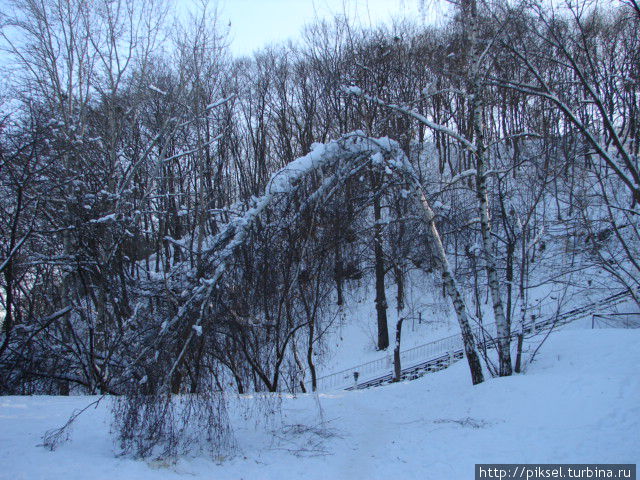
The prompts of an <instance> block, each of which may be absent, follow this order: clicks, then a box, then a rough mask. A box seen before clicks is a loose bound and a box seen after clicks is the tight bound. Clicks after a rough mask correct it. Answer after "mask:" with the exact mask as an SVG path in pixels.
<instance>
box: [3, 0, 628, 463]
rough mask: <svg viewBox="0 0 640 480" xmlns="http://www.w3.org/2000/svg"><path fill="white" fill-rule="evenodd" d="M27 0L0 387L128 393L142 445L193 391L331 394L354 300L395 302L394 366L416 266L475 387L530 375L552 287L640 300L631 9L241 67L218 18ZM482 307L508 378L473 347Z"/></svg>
mask: <svg viewBox="0 0 640 480" xmlns="http://www.w3.org/2000/svg"><path fill="white" fill-rule="evenodd" d="M11 3H12V8H11V9H8V11H7V12H5V13H3V14H2V16H1V17H0V22H1V25H0V27H1V29H2V30H0V34H1V39H2V45H3V47H4V49H5V57H4V58H6V60H5V62H6V66H5V67H3V71H4V72H5V74H4V75H3V79H2V83H1V85H0V88H1V90H0V101H1V102H2V103H1V107H0V109H1V116H0V189H1V190H2V193H1V196H0V209H1V213H0V277H1V278H0V305H1V310H2V323H1V326H2V329H1V333H0V393H2V394H62V395H68V394H69V393H85V394H113V395H125V396H126V397H127V398H130V399H134V400H131V401H129V403H127V404H126V405H125V404H121V405H120V407H119V408H120V410H119V415H120V417H119V418H120V420H121V422H122V427H123V428H122V431H123V432H127V431H128V432H129V433H130V431H131V428H130V427H132V426H135V425H138V427H139V428H147V429H148V430H149V431H150V430H152V429H153V428H156V427H157V425H155V426H154V425H153V424H152V422H151V423H149V422H150V421H149V422H148V423H147V424H146V427H144V426H141V425H142V424H144V422H145V421H147V420H145V415H151V413H150V412H156V413H157V412H159V411H160V412H162V411H164V410H163V408H166V405H167V403H166V401H165V400H163V399H166V398H170V397H171V395H172V394H177V393H192V394H205V393H206V394H211V392H221V391H228V390H231V391H235V392H240V393H243V392H250V391H258V392H259V391H269V392H277V391H287V392H308V391H311V390H315V388H316V380H317V374H316V362H317V361H319V359H321V358H322V353H323V351H324V350H325V349H326V348H327V347H326V345H325V337H326V332H327V331H328V330H329V329H330V328H331V325H332V323H333V322H335V321H336V319H337V318H338V315H339V312H340V310H341V308H342V306H343V305H344V304H345V303H346V302H348V301H349V295H348V292H349V291H351V290H353V289H355V288H357V287H358V285H361V284H362V283H368V284H370V285H372V286H374V287H373V290H374V291H375V298H371V302H373V303H375V311H376V312H377V318H376V319H375V321H376V322H377V323H376V329H377V347H378V349H380V350H384V349H387V348H388V347H389V346H390V345H391V346H393V340H394V338H398V339H400V338H401V336H400V334H401V330H400V329H401V327H402V319H401V315H400V314H398V315H395V314H394V315H391V312H392V310H394V309H397V311H398V312H400V311H401V310H402V309H403V308H404V307H403V295H404V282H405V278H406V276H407V275H409V274H412V273H415V272H421V274H422V275H426V276H432V277H434V278H436V279H437V282H438V285H441V287H442V294H443V295H445V296H446V298H447V299H448V301H449V302H450V304H451V305H452V308H453V310H454V311H455V314H456V317H457V319H458V322H459V325H460V330H461V332H462V335H463V338H464V342H465V353H466V358H467V360H468V362H469V366H470V370H471V378H472V381H473V383H480V382H482V381H483V365H482V364H483V362H484V363H485V368H484V371H485V372H489V373H490V374H493V375H511V374H512V372H513V371H514V370H515V371H516V372H517V371H520V370H521V368H522V362H523V361H525V360H524V359H523V358H522V356H523V352H522V350H521V349H522V336H523V333H522V325H523V323H524V322H525V321H526V320H527V318H529V317H530V315H531V309H532V302H533V300H532V299H530V297H529V292H530V291H531V289H532V288H533V287H535V286H537V285H540V284H541V283H545V282H548V283H554V282H556V283H563V282H565V283H570V282H573V280H572V278H573V275H575V274H578V275H581V276H583V278H584V279H585V280H584V281H587V280H586V279H587V278H588V277H589V275H591V273H592V272H597V273H598V274H597V275H595V276H594V278H597V280H593V281H601V282H605V283H606V285H608V286H609V287H608V288H616V289H624V290H627V291H628V292H629V293H630V294H631V295H633V296H634V298H635V299H636V300H637V301H639V302H640V299H638V298H637V287H638V286H639V279H640V260H639V258H640V255H639V254H640V223H639V221H638V214H639V213H640V165H639V163H638V161H639V151H640V35H638V31H640V9H639V7H638V3H637V2H636V1H635V0H628V1H620V2H615V1H614V2H611V3H606V4H597V3H593V2H588V1H586V0H567V1H566V2H560V3H558V4H551V3H548V2H539V3H538V2H535V1H524V2H493V3H490V4H488V3H485V2H481V1H479V0H465V1H463V2H461V3H460V4H459V5H456V8H455V9H454V13H453V14H452V15H451V16H450V17H449V18H447V19H446V20H442V21H440V22H437V23H436V24H435V26H425V25H423V24H420V22H419V19H416V22H415V23H412V22H410V21H398V22H396V23H395V24H393V25H392V26H387V27H379V28H368V29H367V28H364V27H358V26H356V25H354V24H352V23H350V22H349V21H348V20H347V19H344V18H336V19H335V20H333V21H318V22H316V23H315V24H311V25H309V26H308V27H307V28H306V29H305V32H304V34H303V39H302V41H301V42H299V43H298V44H292V43H291V44H288V45H280V46H272V47H268V48H265V49H263V50H261V51H259V52H257V53H255V54H254V55H253V56H251V57H243V58H234V57H233V56H232V55H231V54H230V53H229V50H228V46H227V44H226V36H225V34H224V29H222V28H220V26H219V24H218V23H217V21H216V15H215V11H214V10H212V9H211V8H210V9H207V8H202V9H201V10H200V12H199V13H198V14H196V15H193V16H192V17H190V18H189V19H188V20H184V21H181V22H178V21H176V20H175V18H174V17H175V16H174V14H173V13H172V11H171V10H170V9H169V7H170V5H169V4H167V3H165V2H163V1H161V0H145V1H139V0H89V1H87V0H14V1H13V2H11ZM589 278H590V277H589ZM589 282H591V280H589ZM391 291H394V292H396V295H394V297H395V298H387V297H388V296H389V292H391ZM483 302H484V303H487V304H488V305H489V306H490V308H489V309H488V310H484V311H483V310H482V309H481V308H480V307H479V305H481V304H482V303H483ZM487 312H489V316H490V317H491V319H492V321H495V322H496V326H497V337H496V338H495V342H496V345H497V351H498V359H499V360H498V362H497V363H496V364H493V363H492V362H491V361H490V360H489V359H488V358H486V357H483V355H482V352H479V351H478V347H477V345H476V342H477V339H475V338H474V336H473V335H472V333H471V327H472V326H474V325H476V324H477V323H478V322H480V323H481V322H482V321H483V315H486V314H487ZM396 318H398V322H397V324H395V322H392V320H393V319H396ZM388 326H390V327H391V330H390V329H389V327H388ZM394 329H395V330H394ZM512 339H516V341H515V344H514V345H511V341H512ZM512 355H514V357H513V358H512ZM163 402H164V403H163ZM222 408H223V407H221V406H220V405H217V406H216V407H215V408H213V407H210V409H209V410H207V412H206V415H209V416H213V417H216V418H217V416H219V415H220V412H221V409H222ZM140 412H143V414H142V415H140ZM145 412H146V413H145ZM207 418H209V417H207ZM136 422H137V423H136ZM207 422H208V421H207ZM207 422H204V423H207ZM207 424H208V425H209V426H211V422H208V423H207ZM128 427H129V428H128ZM122 441H123V445H128V448H131V449H133V450H136V451H137V452H138V453H140V454H144V453H145V451H146V450H145V449H148V448H150V446H149V444H144V445H141V444H138V443H136V442H137V441H138V439H136V438H129V437H127V436H126V435H125V434H123V437H122ZM127 442H129V443H127Z"/></svg>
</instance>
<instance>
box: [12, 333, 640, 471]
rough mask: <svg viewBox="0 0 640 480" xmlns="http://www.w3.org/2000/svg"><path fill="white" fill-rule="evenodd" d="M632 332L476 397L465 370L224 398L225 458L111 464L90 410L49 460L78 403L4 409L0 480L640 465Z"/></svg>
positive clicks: (555, 351) (502, 381)
mask: <svg viewBox="0 0 640 480" xmlns="http://www.w3.org/2000/svg"><path fill="white" fill-rule="evenodd" d="M639 341H640V330H617V329H606V330H567V331H561V332H558V333H555V334H553V335H552V336H551V337H550V338H549V340H548V341H547V342H546V343H545V344H544V346H543V348H542V349H541V350H540V353H539V354H538V356H537V357H536V361H535V362H534V363H533V364H531V365H530V366H529V369H528V371H527V372H526V374H524V375H516V376H513V377H507V378H498V379H493V380H488V381H486V382H485V383H483V384H481V385H478V386H476V387H472V386H471V385H470V382H469V373H468V371H467V366H466V364H465V362H458V363H456V364H454V365H453V366H452V367H450V368H449V369H447V370H443V371H441V372H438V373H434V374H430V375H428V376H425V377H423V378H421V379H419V380H416V381H413V382H406V383H401V384H395V385H391V386H387V387H381V388H376V389H370V390H365V391H356V392H343V391H340V392H334V393H331V394H324V395H319V396H317V397H316V396H314V395H301V396H298V397H297V398H292V397H286V398H282V415H281V417H277V418H275V419H272V420H270V421H261V422H256V421H255V420H252V419H250V420H249V421H246V420H245V421H243V420H242V416H243V412H244V413H245V414H246V412H247V411H250V410H251V409H252V408H253V409H255V408H257V407H258V405H259V403H260V402H261V401H264V396H262V397H261V396H260V395H247V396H243V397H237V396H236V397H233V398H232V399H231V402H232V404H233V405H232V407H233V408H232V416H233V417H234V430H235V435H236V439H237V442H238V451H237V452H236V454H235V455H233V456H226V457H218V458H215V459H213V460H208V459H204V458H200V457H183V458H180V459H178V460H177V462H171V461H169V460H159V459H158V460H150V461H137V460H133V459H130V458H126V457H116V456H115V455H114V445H113V443H112V440H111V438H110V436H109V433H108V431H109V424H108V407H106V406H105V405H104V404H103V403H101V404H100V406H99V408H97V409H93V408H91V409H89V410H88V411H87V412H86V413H85V414H84V415H83V416H82V417H80V419H79V420H78V423H77V424H76V426H75V428H74V431H73V434H72V439H71V441H70V442H69V443H66V444H64V445H62V446H61V447H60V448H59V449H58V450H56V451H55V452H49V451H47V450H45V449H44V448H42V447H38V446H37V445H38V444H39V443H40V442H41V435H42V433H43V432H44V431H45V430H47V429H49V428H52V427H55V426H59V425H60V424H62V423H64V422H65V421H66V419H67V417H68V415H69V414H70V413H71V411H72V410H73V409H74V408H78V407H83V406H85V405H86V404H87V403H88V402H89V401H90V400H91V398H88V397H66V398H65V397H2V398H0V462H1V464H2V465H3V468H2V470H1V471H0V478H2V479H17V480H19V479H65V480H74V479H80V478H82V479H86V478H91V479H106V478H109V479H125V478H126V479H176V478H216V479H237V478H245V479H246V478H255V479H278V480H282V479H288V478H305V479H310V480H312V479H326V478H332V479H350V478H367V479H382V478H403V479H405V478H406V479H412V478H416V479H425V478H448V479H462V478H472V477H473V466H474V464H475V463H491V462H509V463H520V462H522V463H533V462H546V463H561V462H566V463H578V462H582V463H596V462H601V463H640V436H639V435H638V431H639V430H640V403H639V402H638V398H640V377H638V375H637V368H638V366H639V365H640V349H638V348H637V345H638V342H639Z"/></svg>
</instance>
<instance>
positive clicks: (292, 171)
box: [141, 132, 483, 392]
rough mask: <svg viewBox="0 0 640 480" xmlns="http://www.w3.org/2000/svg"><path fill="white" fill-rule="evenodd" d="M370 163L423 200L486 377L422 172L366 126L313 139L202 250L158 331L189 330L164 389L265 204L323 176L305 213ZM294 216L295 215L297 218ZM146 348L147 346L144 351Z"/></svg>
mask: <svg viewBox="0 0 640 480" xmlns="http://www.w3.org/2000/svg"><path fill="white" fill-rule="evenodd" d="M371 163H375V164H378V165H382V166H383V168H385V169H386V170H387V172H391V174H393V175H397V176H398V177H399V178H401V179H402V180H403V181H404V182H405V183H406V184H408V185H409V186H410V190H411V192H412V194H413V195H415V196H416V198H417V199H418V200H419V203H420V205H421V206H422V217H423V219H424V221H425V225H426V226H427V229H428V231H429V233H430V236H431V239H432V241H433V244H434V247H435V248H434V250H435V254H436V260H437V263H438V266H439V268H440V270H441V274H442V279H443V283H444V286H445V289H446V292H447V294H448V296H449V298H450V300H451V302H452V304H453V307H454V309H455V312H456V315H457V319H458V323H459V325H460V330H461V334H462V339H463V343H464V348H465V353H466V357H467V360H468V363H469V369H470V371H471V380H472V383H473V384H478V383H480V382H482V381H483V375H482V368H481V365H480V360H479V357H478V354H477V351H476V345H475V339H474V337H473V334H472V332H471V328H470V324H469V318H468V315H467V309H466V305H465V302H464V300H463V297H462V295H461V293H460V291H459V289H458V286H457V283H456V280H455V277H454V275H453V272H452V271H451V268H450V266H449V262H448V259H447V255H446V252H445V250H444V246H443V243H442V238H441V236H440V233H439V231H438V228H437V225H436V223H435V214H434V212H433V210H432V209H431V206H430V205H429V202H428V199H427V195H426V192H425V191H424V189H423V187H422V185H421V183H420V181H419V179H418V176H417V175H416V173H415V171H414V169H413V168H412V166H411V164H410V163H409V161H408V159H407V157H406V155H405V153H404V152H403V150H402V149H401V148H400V146H399V144H398V143H397V142H395V141H393V140H390V139H388V138H371V137H367V136H366V135H364V133H362V132H354V133H350V134H347V135H344V136H343V137H341V138H340V139H338V140H334V141H330V142H328V143H325V144H315V145H314V146H313V147H312V150H311V152H309V153H308V154H307V155H305V156H303V157H300V158H298V159H297V160H295V161H293V162H291V163H289V164H288V165H286V166H285V167H284V168H282V169H281V170H279V171H278V172H276V173H275V174H273V175H272V177H271V180H270V181H269V183H268V184H267V187H266V191H265V193H264V195H262V196H261V197H259V198H256V199H253V202H252V205H251V208H249V209H248V210H246V211H245V212H244V213H242V214H241V215H240V216H238V217H237V218H235V219H234V220H232V221H230V222H229V223H227V224H226V225H225V226H224V227H223V228H222V230H221V231H220V233H218V234H217V235H216V236H215V238H214V239H213V240H212V241H211V242H210V243H209V246H208V247H207V248H206V249H205V250H204V251H203V252H202V258H203V262H202V263H201V264H200V265H199V267H198V271H197V272H195V274H194V275H191V278H192V280H191V282H192V286H191V288H190V289H188V292H189V293H188V295H187V297H186V299H185V301H184V302H183V303H182V304H181V306H180V307H179V308H178V310H177V313H176V314H175V315H174V316H173V317H172V318H171V319H170V320H169V321H166V322H164V323H163V325H162V327H161V331H160V332H159V335H158V336H157V337H156V338H157V342H159V341H161V339H162V338H163V337H164V336H166V335H170V334H171V332H174V333H175V331H176V330H177V329H178V327H181V331H182V332H185V331H186V332H188V333H187V334H186V335H183V339H182V341H181V342H182V343H181V347H180V348H179V349H178V350H177V354H176V355H175V358H174V359H173V360H172V361H171V363H170V368H169V369H168V370H167V373H166V375H165V378H164V381H163V382H162V384H161V385H160V392H168V391H169V389H170V385H171V379H172V377H173V375H174V373H175V372H176V369H177V368H178V367H179V365H180V363H181V362H182V361H183V359H184V358H185V355H186V354H187V352H188V350H189V348H190V345H191V344H192V340H193V338H194V336H195V335H197V334H198V332H199V331H201V326H200V325H201V322H202V321H203V319H204V318H205V313H206V309H207V307H208V305H210V304H211V302H214V301H215V300H214V298H215V293H216V291H217V289H218V288H219V286H220V282H221V280H222V278H223V275H224V273H225V271H226V269H227V266H228V265H229V264H230V262H231V261H232V257H233V256H234V254H235V253H236V251H237V250H239V249H240V247H242V246H243V245H244V244H245V242H246V241H247V240H248V238H249V235H250V231H251V229H252V228H253V227H254V226H255V225H256V223H257V222H259V221H260V218H261V216H262V215H263V213H264V212H265V211H266V210H267V208H268V207H269V206H270V205H271V204H273V203H275V202H276V201H281V200H283V199H286V198H287V197H291V196H293V194H294V193H295V192H296V191H297V190H298V186H299V185H300V184H301V183H302V181H303V180H304V179H305V178H306V177H309V176H311V175H317V176H318V177H319V178H320V179H321V181H320V182H319V183H318V184H317V186H316V187H315V188H314V189H312V190H311V191H310V192H309V193H308V194H307V195H306V197H305V198H304V199H303V201H302V203H301V204H300V206H299V207H298V212H297V213H296V214H295V215H301V214H302V212H303V211H305V210H306V209H307V208H308V207H309V206H311V205H314V204H317V203H318V202H321V201H322V200H323V199H326V198H328V197H330V196H331V194H332V193H333V192H335V191H336V190H337V189H339V188H340V187H341V185H343V184H344V182H345V181H346V180H348V179H349V178H351V177H353V176H354V175H356V174H359V173H360V172H361V171H362V169H363V168H365V167H366V166H367V165H369V164H371ZM329 172H330V173H329ZM293 220H294V221H295V218H294V219H293ZM185 322H186V323H190V328H188V329H185V328H184V327H185ZM157 342H156V345H157V344H158V343H157ZM151 348H154V347H151ZM143 354H144V352H143V353H142V354H141V355H143Z"/></svg>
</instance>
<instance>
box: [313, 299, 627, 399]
mask: <svg viewBox="0 0 640 480" xmlns="http://www.w3.org/2000/svg"><path fill="white" fill-rule="evenodd" d="M628 296H629V292H628V291H626V290H625V291H621V292H618V293H616V294H614V295H611V296H609V297H606V298H604V299H602V300H599V301H596V302H592V303H589V304H587V305H583V306H581V307H578V308H574V309H572V310H569V311H567V312H564V313H561V314H558V315H553V316H550V317H547V318H545V319H543V320H532V321H530V322H527V323H526V324H525V325H524V326H523V332H524V333H525V334H536V333H539V332H541V331H543V330H546V329H548V328H552V327H558V326H562V325H566V324H567V323H570V322H574V321H576V320H579V319H582V318H587V317H589V316H592V315H593V314H594V310H596V309H597V308H598V307H604V306H607V307H611V306H613V305H617V304H620V303H623V302H625V301H627V297H628ZM472 331H473V335H474V336H475V338H476V339H477V342H478V345H479V346H482V345H483V344H484V347H485V348H492V347H493V346H494V345H493V344H494V343H495V323H490V324H486V325H477V326H475V327H473V328H472ZM516 335H517V332H514V333H512V336H514V337H515V336H516ZM463 352H464V345H463V343H462V337H461V335H460V334H459V333H458V334H455V335H450V336H448V337H444V338H440V339H438V340H434V341H433V342H428V343H425V344H423V345H419V346H417V347H413V348H409V349H407V350H404V351H401V352H400V364H401V365H403V368H402V374H403V377H407V376H409V377H410V376H411V375H413V374H416V373H417V372H419V371H424V372H428V371H436V370H441V369H442V368H447V367H448V366H449V365H450V364H451V363H453V362H454V361H457V360H460V359H461V358H463V356H464V354H463ZM392 371H393V355H392V353H391V352H390V353H389V354H388V355H387V356H386V357H384V358H379V359H377V360H373V361H371V362H366V363H362V364H360V365H356V366H353V367H351V368H347V369H345V370H341V371H339V372H336V373H332V374H330V375H325V376H323V377H319V378H318V379H317V380H316V385H317V390H318V391H329V390H336V389H348V390H351V389H354V388H358V389H361V388H368V387H370V386H375V385H381V384H383V383H386V382H388V381H391V378H392V373H391V372H392ZM308 389H309V390H311V386H310V385H308Z"/></svg>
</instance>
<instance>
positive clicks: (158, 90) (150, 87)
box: [149, 84, 167, 95]
mask: <svg viewBox="0 0 640 480" xmlns="http://www.w3.org/2000/svg"><path fill="white" fill-rule="evenodd" d="M149 90H153V91H154V92H156V93H159V94H160V95H166V94H167V92H165V91H164V90H161V89H159V88H158V87H156V86H155V85H153V84H151V85H149Z"/></svg>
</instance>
